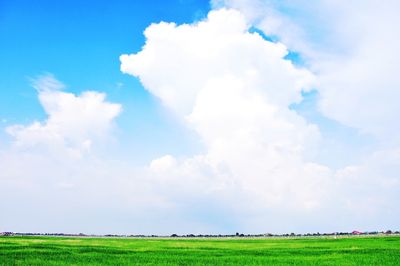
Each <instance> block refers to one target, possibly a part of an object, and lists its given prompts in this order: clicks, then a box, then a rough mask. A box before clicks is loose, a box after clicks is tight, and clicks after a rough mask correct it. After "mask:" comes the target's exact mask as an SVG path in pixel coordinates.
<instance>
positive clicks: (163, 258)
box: [0, 236, 400, 265]
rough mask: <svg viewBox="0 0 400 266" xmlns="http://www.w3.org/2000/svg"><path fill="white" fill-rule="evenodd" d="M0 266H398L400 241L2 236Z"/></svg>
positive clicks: (393, 238) (395, 238)
mask: <svg viewBox="0 0 400 266" xmlns="http://www.w3.org/2000/svg"><path fill="white" fill-rule="evenodd" d="M0 265H400V237H395V236H392V237H346V238H338V239H333V238H291V239H288V238H278V239H244V238H243V239H132V238H66V237H65V238H64V237H0Z"/></svg>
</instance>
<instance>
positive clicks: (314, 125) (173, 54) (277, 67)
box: [0, 0, 400, 234]
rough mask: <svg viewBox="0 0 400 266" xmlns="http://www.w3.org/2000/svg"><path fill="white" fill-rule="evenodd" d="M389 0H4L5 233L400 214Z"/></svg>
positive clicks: (317, 223) (213, 229)
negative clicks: (382, 1) (380, 2)
mask: <svg viewBox="0 0 400 266" xmlns="http://www.w3.org/2000/svg"><path fill="white" fill-rule="evenodd" d="M389 2H390V3H389V4H388V6H387V7H386V6H385V7H383V6H376V5H375V4H374V3H368V4H362V3H361V2H360V3H359V2H357V1H356V2H354V3H351V4H349V3H346V2H345V1H338V2H337V3H331V2H324V3H322V2H313V4H310V2H308V1H305V0H304V1H303V0H299V1H296V2H292V1H269V0H212V1H210V2H209V1H194V0H176V1H172V0H171V1H114V2H110V1H84V2H82V1H63V2H60V1H45V0H43V1H40V4H38V3H35V4H34V3H32V1H0V60H1V64H0V131H1V132H0V169H2V171H1V172H0V186H1V187H4V188H5V191H6V193H3V194H2V195H0V202H7V203H8V204H7V205H4V204H3V205H1V204H0V212H1V213H7V212H9V211H10V210H12V209H18V210H20V212H17V213H15V214H10V215H7V216H6V217H5V218H4V219H0V231H41V232H50V231H58V232H60V231H63V232H85V233H100V234H102V233H144V234H153V233H157V234H170V233H232V232H236V231H240V232H248V233H263V232H289V231H290V232H306V231H320V232H324V231H345V230H348V231H351V230H355V229H357V230H381V229H382V230H383V229H398V228H394V227H395V226H397V225H398V224H397V221H398V218H399V217H398V213H400V212H398V201H399V198H398V195H399V193H398V192H399V189H400V180H399V179H398V177H397V175H398V171H399V169H400V160H399V158H400V156H399V154H400V152H399V151H400V139H399V137H398V134H397V132H398V130H399V129H400V128H399V125H398V123H397V120H398V118H397V117H398V113H399V112H400V110H399V107H398V101H397V99H398V96H400V94H399V90H398V87H399V86H398V85H399V84H400V80H399V79H398V75H397V69H398V68H397V67H398V66H397V65H398V63H397V62H398V60H397V59H398V58H397V55H396V54H397V53H396V51H397V46H398V45H397V44H399V42H400V36H399V34H398V31H397V30H396V23H394V22H396V21H397V20H398V18H397V14H395V13H394V12H393V10H396V8H397V7H398V4H397V3H396V1H392V2H391V1H389ZM372 16H373V17H374V18H376V19H375V20H373V21H370V20H366V18H368V17H372ZM366 25H367V26H366ZM365 29H371V30H373V31H374V32H375V35H376V36H375V35H373V34H371V31H369V30H365ZM399 59H400V58H399ZM377 66H379V67H377ZM88 191H89V192H90V193H88ZM211 206H212V207H211ZM29 214H30V215H33V214H35V215H36V216H35V218H33V219H31V221H30V223H29V224H28V223H26V222H25V221H26V220H27V219H28V217H27V215H29ZM54 215H57V217H59V219H58V220H55V221H54V222H51V219H49V217H52V216H54ZM294 220H296V221H298V222H296V223H293V222H291V221H294ZM160 221H164V222H163V223H161V222H160Z"/></svg>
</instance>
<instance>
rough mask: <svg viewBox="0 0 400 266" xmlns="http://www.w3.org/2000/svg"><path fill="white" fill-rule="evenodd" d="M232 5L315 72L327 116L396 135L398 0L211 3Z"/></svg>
mask: <svg viewBox="0 0 400 266" xmlns="http://www.w3.org/2000/svg"><path fill="white" fill-rule="evenodd" d="M212 3H214V5H215V6H227V7H231V8H236V9H238V10H240V11H241V12H243V14H245V16H246V19H247V21H248V22H249V23H253V25H255V26H257V27H258V28H260V29H261V30H263V31H264V32H265V33H266V34H267V35H273V36H278V38H279V40H281V41H282V42H283V43H284V44H285V45H288V47H289V48H290V49H292V50H295V51H297V52H300V53H301V55H302V56H303V57H305V58H306V59H307V61H306V64H307V65H309V66H310V67H311V68H312V69H313V71H314V73H317V74H318V75H317V79H318V83H319V85H318V87H317V88H318V90H319V93H320V103H319V105H320V109H321V111H322V112H323V114H324V115H326V116H327V117H330V118H332V119H335V120H337V121H339V122H340V123H343V124H344V125H347V126H350V127H354V128H357V129H359V130H360V131H361V132H363V133H368V134H371V135H373V136H375V137H376V138H377V139H378V140H380V141H382V142H388V141H389V142H390V143H391V144H390V145H392V144H393V141H394V142H396V143H398V142H399V139H398V136H397V134H396V133H395V132H397V131H398V130H399V127H398V124H399V123H397V114H398V113H399V112H400V109H399V108H400V107H399V105H398V101H397V99H398V98H399V96H400V95H399V93H400V90H399V89H398V87H399V85H400V79H399V77H398V75H397V69H398V68H399V62H400V57H399V56H398V53H397V49H398V46H399V44H400V31H399V30H397V24H398V23H399V22H400V20H399V17H398V15H397V12H396V10H398V9H399V8H400V4H399V1H395V0H389V1H386V2H385V4H384V5H383V4H382V3H379V2H377V1H352V2H351V3H350V2H348V1H330V0H328V1H273V0H267V1H260V0H224V1H212Z"/></svg>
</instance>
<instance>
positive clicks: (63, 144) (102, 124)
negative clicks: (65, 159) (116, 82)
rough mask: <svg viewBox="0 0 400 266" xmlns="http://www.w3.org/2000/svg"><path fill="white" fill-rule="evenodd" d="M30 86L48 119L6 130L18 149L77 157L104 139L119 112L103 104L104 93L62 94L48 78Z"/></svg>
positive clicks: (55, 82)
mask: <svg viewBox="0 0 400 266" xmlns="http://www.w3.org/2000/svg"><path fill="white" fill-rule="evenodd" d="M33 86H34V87H35V88H36V89H37V91H38V97H39V100H40V103H41V105H42V106H43V108H44V110H45V112H46V114H47V115H48V118H47V119H46V121H44V122H38V121H36V122H33V123H32V124H30V125H27V126H25V125H12V126H9V127H7V132H8V133H9V134H10V135H11V136H13V137H14V140H15V142H14V143H15V146H16V147H18V148H34V147H44V148H46V149H49V150H52V151H56V152H67V153H69V154H70V155H71V156H76V157H80V156H82V153H85V152H87V151H89V150H90V149H91V146H92V144H93V142H94V141H96V140H97V139H101V138H105V137H106V136H107V134H108V132H109V130H110V129H111V128H112V122H113V120H114V119H115V117H117V116H118V114H119V113H120V112H121V106H120V105H119V104H114V103H108V102H106V101H105V97H106V95H105V94H104V93H99V92H95V91H87V92H83V93H82V94H81V95H79V96H76V95H74V94H72V93H68V92H64V91H62V90H61V89H62V88H63V87H64V85H63V84H62V83H61V82H59V81H58V80H56V79H55V78H54V77H53V76H51V75H48V76H42V77H40V78H38V79H35V80H34V81H33Z"/></svg>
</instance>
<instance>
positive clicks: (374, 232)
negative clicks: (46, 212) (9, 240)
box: [0, 230, 400, 238]
mask: <svg viewBox="0 0 400 266" xmlns="http://www.w3.org/2000/svg"><path fill="white" fill-rule="evenodd" d="M392 234H394V235H400V232H399V231H392V230H387V231H371V232H359V231H353V232H333V233H319V232H317V233H306V234H295V233H290V234H271V233H265V234H243V233H236V234H218V235H216V234H197V235H196V234H183V235H179V234H172V235H118V234H106V235H93V234H83V233H79V234H68V233H14V232H0V236H64V237H132V238H240V237H243V238H266V237H318V236H326V237H328V236H331V237H336V236H354V235H392Z"/></svg>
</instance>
